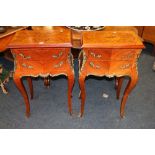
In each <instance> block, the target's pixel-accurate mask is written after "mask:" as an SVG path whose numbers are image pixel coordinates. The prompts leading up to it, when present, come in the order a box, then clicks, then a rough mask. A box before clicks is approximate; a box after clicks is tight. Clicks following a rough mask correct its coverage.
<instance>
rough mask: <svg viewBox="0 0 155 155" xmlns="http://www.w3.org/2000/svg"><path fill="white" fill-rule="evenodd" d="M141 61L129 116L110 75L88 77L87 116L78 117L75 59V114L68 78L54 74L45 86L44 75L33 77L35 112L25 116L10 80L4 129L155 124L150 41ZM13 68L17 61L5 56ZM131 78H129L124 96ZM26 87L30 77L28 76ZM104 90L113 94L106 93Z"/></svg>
mask: <svg viewBox="0 0 155 155" xmlns="http://www.w3.org/2000/svg"><path fill="white" fill-rule="evenodd" d="M146 47H147V48H146V49H145V50H143V52H142V54H141V56H140V58H139V63H138V70H139V81H138V84H137V86H136V87H135V89H134V90H133V91H132V92H131V94H130V96H129V98H128V100H127V104H126V109H125V111H126V117H125V118H124V119H120V116H119V109H120V101H121V100H116V93H115V89H114V80H113V79H111V80H108V79H107V78H88V79H87V80H86V93H87V97H86V104H85V114H84V117H83V118H79V117H77V115H78V113H79V110H80V100H79V98H78V94H79V85H78V61H77V60H75V66H74V67H75V76H76V80H75V85H74V89H73V99H72V101H73V116H70V115H69V114H68V109H67V79H66V78H65V77H63V76H62V77H58V78H52V81H51V86H50V88H45V87H44V85H43V79H42V78H37V79H33V85H34V99H33V100H31V101H30V103H31V116H30V118H26V117H25V104H24V101H23V98H22V96H21V95H20V93H19V91H18V90H17V88H16V86H15V84H14V82H13V80H12V79H11V80H10V82H9V83H8V84H7V88H8V90H9V95H4V94H3V93H2V91H1V90H0V128H1V129H21V128H26V129H38V128H41V129H52V128H54V129H68V128H69V129H104V128H112V129H117V128H118V129H120V128H122V129H139V128H140V129H144V128H149V129H150V128H155V72H153V71H152V65H153V61H154V59H155V58H154V57H153V56H151V54H150V51H151V48H152V46H151V45H149V44H147V46H146ZM0 62H4V63H5V66H6V67H8V68H9V69H12V68H13V64H12V63H11V62H9V61H7V60H4V58H3V57H0ZM127 80H128V79H125V81H124V83H123V87H122V92H121V96H122V94H123V90H124V88H125V86H126V82H127ZM24 84H25V86H26V89H28V85H27V81H26V80H24ZM103 93H106V94H108V95H109V97H108V98H104V97H103Z"/></svg>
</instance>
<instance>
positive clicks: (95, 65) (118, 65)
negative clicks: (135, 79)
mask: <svg viewBox="0 0 155 155" xmlns="http://www.w3.org/2000/svg"><path fill="white" fill-rule="evenodd" d="M134 66H135V63H133V62H132V61H87V62H86V64H85V66H84V68H83V69H84V70H85V71H86V72H87V73H90V74H96V75H103V74H106V75H107V76H108V75H109V76H113V75H128V74H130V72H131V70H132V68H133V67H134Z"/></svg>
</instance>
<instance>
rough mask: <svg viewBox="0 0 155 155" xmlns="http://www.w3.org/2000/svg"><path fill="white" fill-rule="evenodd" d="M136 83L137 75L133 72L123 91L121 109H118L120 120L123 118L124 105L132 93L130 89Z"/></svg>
mask: <svg viewBox="0 0 155 155" xmlns="http://www.w3.org/2000/svg"><path fill="white" fill-rule="evenodd" d="M137 81H138V73H137V72H136V71H135V72H134V73H133V74H132V75H131V77H130V80H129V82H128V84H127V87H126V89H125V91H124V95H123V98H122V101H121V107H120V116H121V118H123V117H124V114H125V113H124V109H125V104H126V101H127V98H128V95H129V93H130V92H131V91H132V89H133V88H134V87H135V86H136V84H137Z"/></svg>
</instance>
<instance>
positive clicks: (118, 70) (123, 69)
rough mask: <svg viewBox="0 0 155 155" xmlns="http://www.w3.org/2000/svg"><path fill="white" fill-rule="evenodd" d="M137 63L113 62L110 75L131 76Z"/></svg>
mask: <svg viewBox="0 0 155 155" xmlns="http://www.w3.org/2000/svg"><path fill="white" fill-rule="evenodd" d="M134 65H135V63H133V62H131V61H111V62H110V66H109V74H117V75H118V74H119V75H124V74H129V73H130V72H131V69H132V68H133V67H134Z"/></svg>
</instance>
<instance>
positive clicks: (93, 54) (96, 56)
mask: <svg viewBox="0 0 155 155" xmlns="http://www.w3.org/2000/svg"><path fill="white" fill-rule="evenodd" d="M90 54H91V56H93V57H94V58H101V57H102V56H101V55H100V54H95V53H94V52H90Z"/></svg>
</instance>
